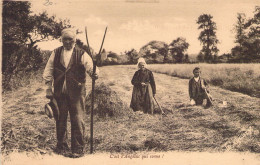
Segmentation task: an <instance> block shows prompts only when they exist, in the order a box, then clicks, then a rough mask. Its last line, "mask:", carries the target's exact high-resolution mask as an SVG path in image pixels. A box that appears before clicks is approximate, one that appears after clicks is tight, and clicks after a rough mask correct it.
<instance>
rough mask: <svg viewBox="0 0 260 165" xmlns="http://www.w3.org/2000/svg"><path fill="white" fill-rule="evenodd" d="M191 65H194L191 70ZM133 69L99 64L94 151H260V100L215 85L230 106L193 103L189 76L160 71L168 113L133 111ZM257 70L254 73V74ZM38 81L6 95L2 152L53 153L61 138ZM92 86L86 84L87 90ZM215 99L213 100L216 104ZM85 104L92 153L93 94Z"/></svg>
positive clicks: (160, 95) (163, 103)
mask: <svg viewBox="0 0 260 165" xmlns="http://www.w3.org/2000/svg"><path fill="white" fill-rule="evenodd" d="M151 66H153V65H151ZM158 66H159V65H158ZM161 66H162V65H161ZM173 66H174V65H173ZM131 67H132V66H131ZM189 67H190V66H189ZM193 67H194V66H192V65H191V70H192V68H193ZM186 68H188V67H186ZM115 70H116V72H115ZM179 70H181V69H179ZM134 72H135V69H132V68H130V69H129V67H127V66H108V67H102V68H100V73H101V75H100V78H99V79H98V81H97V86H96V92H95V96H96V103H97V104H96V105H95V109H94V110H95V112H96V113H95V114H96V115H95V116H94V150H95V152H98V153H101V152H109V153H118V152H120V153H135V152H137V151H141V152H143V151H144V152H146V151H164V152H166V151H206V152H211V151H212V152H224V151H242V152H256V153H260V144H259V140H258V139H259V138H260V122H259V121H260V120H259V119H260V117H259V113H258V111H257V110H258V109H259V105H258V104H257V101H259V98H255V97H249V96H246V95H242V94H240V93H235V92H230V91H228V90H224V89H220V88H218V87H212V89H211V93H212V94H214V96H215V98H216V99H224V100H227V98H228V99H229V100H228V106H227V107H224V108H221V107H218V106H214V107H212V108H210V109H204V108H203V107H197V106H190V105H188V104H186V103H185V100H186V98H187V96H188V93H187V86H186V84H187V82H188V80H187V79H178V78H174V77H170V76H166V75H164V74H156V77H155V78H156V82H158V83H157V88H158V92H157V99H158V101H159V102H160V104H161V106H162V108H163V109H164V111H165V112H166V115H163V116H162V115H160V114H155V115H149V114H139V113H134V112H133V111H132V110H131V109H130V108H129V106H128V105H127V104H128V103H130V99H131V90H129V89H132V85H131V83H130V80H131V78H132V75H133V74H134ZM187 73H189V72H187ZM255 73H256V72H255V71H254V74H253V75H254V76H255ZM203 74H204V71H203ZM118 75H121V76H120V77H119V76H118ZM88 80H90V79H88ZM35 81H36V82H35V83H32V84H31V86H30V87H26V86H25V87H21V88H19V89H17V90H15V91H13V92H12V93H4V94H3V111H2V136H1V142H2V143H1V152H2V154H3V155H6V154H9V153H11V152H14V151H18V152H26V151H28V152H39V153H40V154H47V153H49V154H52V153H53V148H54V147H55V145H56V142H57V141H56V135H55V133H56V131H55V122H54V120H53V119H49V118H48V117H47V116H46V115H45V114H44V111H43V109H42V107H43V106H44V104H46V103H47V101H48V100H47V99H45V91H44V89H43V83H42V82H39V81H40V80H38V82H37V80H35ZM102 82H104V83H102ZM90 84H91V80H90ZM90 84H89V85H88V87H89V88H87V90H89V91H90V90H91V85H90ZM182 91H183V93H182ZM178 92H179V93H178ZM217 101H218V100H215V102H216V103H218V102H217ZM86 106H87V110H88V111H87V113H85V115H84V120H85V126H86V127H85V132H86V136H85V137H86V138H85V142H86V144H87V145H86V147H87V148H86V151H87V152H89V149H90V148H89V142H90V139H89V138H90V136H89V133H90V127H89V126H90V115H89V110H90V95H88V97H87V102H86ZM68 121H69V119H68ZM68 133H69V139H70V122H68Z"/></svg>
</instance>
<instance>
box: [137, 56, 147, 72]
mask: <svg viewBox="0 0 260 165" xmlns="http://www.w3.org/2000/svg"><path fill="white" fill-rule="evenodd" d="M141 62H142V63H144V67H145V68H146V67H147V64H146V62H145V59H144V58H142V57H140V58H139V59H138V62H137V69H139V63H141Z"/></svg>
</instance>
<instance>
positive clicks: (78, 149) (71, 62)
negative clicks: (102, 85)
mask: <svg viewBox="0 0 260 165" xmlns="http://www.w3.org/2000/svg"><path fill="white" fill-rule="evenodd" d="M61 39H62V43H63V46H61V47H58V48H57V49H55V50H54V51H53V52H52V54H51V56H50V58H49V60H48V62H47V65H46V67H45V70H44V73H43V78H44V80H45V84H46V85H47V89H46V97H47V98H49V99H52V98H55V99H56V101H57V104H58V109H59V116H58V119H57V120H56V133H57V146H56V151H57V152H58V153H63V152H65V151H67V150H69V147H68V144H67V138H68V137H67V117H68V113H69V114H70V121H71V151H72V154H73V155H74V156H77V155H78V156H82V155H83V154H84V130H85V128H84V121H83V114H84V108H85V100H84V98H85V95H86V86H85V82H86V74H89V76H91V77H92V79H97V78H98V68H97V70H96V71H97V73H96V74H93V61H92V59H91V57H90V56H89V55H88V54H87V53H86V52H84V51H83V50H81V49H79V48H77V47H76V46H75V43H76V32H75V31H74V30H73V29H70V28H67V29H64V30H63V31H62V33H61Z"/></svg>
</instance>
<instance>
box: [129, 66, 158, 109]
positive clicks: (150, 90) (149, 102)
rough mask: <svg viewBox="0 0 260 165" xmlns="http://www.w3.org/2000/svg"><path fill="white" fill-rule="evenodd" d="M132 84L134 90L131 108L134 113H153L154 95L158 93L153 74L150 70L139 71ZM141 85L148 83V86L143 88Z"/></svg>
mask: <svg viewBox="0 0 260 165" xmlns="http://www.w3.org/2000/svg"><path fill="white" fill-rule="evenodd" d="M131 82H132V84H133V85H134V88H133V93H132V100H131V104H130V107H131V108H132V109H133V110H134V111H140V110H141V111H143V112H144V113H153V110H154V101H153V95H154V94H155V93H156V86H155V81H154V77H153V73H152V72H151V71H150V70H148V69H145V70H143V71H142V70H138V71H136V72H135V74H134V76H133V79H132V81H131ZM141 83H146V85H145V86H142V85H141Z"/></svg>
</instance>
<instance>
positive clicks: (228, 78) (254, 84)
mask: <svg viewBox="0 0 260 165" xmlns="http://www.w3.org/2000/svg"><path fill="white" fill-rule="evenodd" d="M195 67H200V68H201V76H202V77H203V78H204V79H205V80H206V81H207V82H209V83H210V84H212V85H215V86H220V87H221V88H224V89H228V90H231V91H236V92H241V93H244V94H248V95H250V96H255V97H260V93H259V91H260V64H203V63H199V64H153V65H149V66H148V68H149V69H150V70H151V71H153V72H156V73H163V74H167V75H171V76H174V77H180V78H191V77H192V76H193V73H192V71H193V69H194V68H195Z"/></svg>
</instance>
